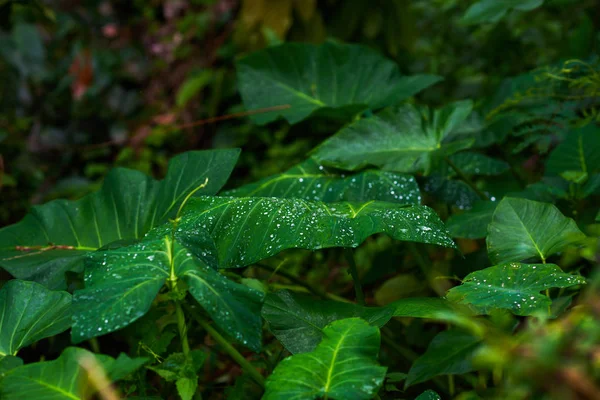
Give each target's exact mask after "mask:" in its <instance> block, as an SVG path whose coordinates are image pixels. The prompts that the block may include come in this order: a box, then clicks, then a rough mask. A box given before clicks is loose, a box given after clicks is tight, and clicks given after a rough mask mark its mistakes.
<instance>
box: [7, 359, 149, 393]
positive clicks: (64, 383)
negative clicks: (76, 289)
mask: <svg viewBox="0 0 600 400" xmlns="http://www.w3.org/2000/svg"><path fill="white" fill-rule="evenodd" d="M90 359H93V360H94V361H95V364H97V365H99V366H100V367H101V368H102V370H103V371H104V372H105V373H106V375H107V377H108V379H109V381H117V380H119V379H122V378H124V377H125V376H127V375H128V374H130V373H131V372H133V371H135V370H136V369H138V368H139V367H140V366H142V365H143V364H144V363H145V362H146V361H147V359H145V358H133V359H131V358H129V357H128V356H127V355H125V354H121V355H119V357H118V358H117V359H114V358H112V357H109V356H105V355H103V354H92V353H90V352H89V351H87V350H84V349H79V348H76V347H69V348H67V349H66V350H65V351H63V353H62V354H61V356H60V357H59V358H58V359H56V360H53V361H42V362H37V363H33V364H27V365H23V366H20V367H17V368H14V369H11V370H10V371H8V372H7V373H6V375H5V376H4V378H3V379H2V381H0V398H2V399H3V400H23V399H44V400H77V399H82V400H83V399H88V398H90V396H91V395H92V394H93V391H94V390H95V389H99V388H96V387H95V385H93V384H92V383H91V382H90V381H89V379H88V374H87V372H86V371H85V370H84V369H83V368H82V367H81V365H80V363H84V365H85V362H86V360H90Z"/></svg>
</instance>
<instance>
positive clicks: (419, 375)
mask: <svg viewBox="0 0 600 400" xmlns="http://www.w3.org/2000/svg"><path fill="white" fill-rule="evenodd" d="M480 342H481V339H479V338H477V337H475V336H472V335H471V334H468V333H466V332H462V331H458V330H448V331H443V332H440V333H438V334H437V335H436V337H434V338H433V340H432V341H431V343H430V344H429V347H427V350H426V351H425V353H424V354H423V355H422V356H421V357H419V358H417V360H416V361H415V362H414V363H413V365H412V366H411V368H410V371H408V378H406V384H405V387H409V386H411V385H415V384H417V383H421V382H425V381H427V380H429V379H431V378H433V377H435V376H438V375H458V374H464V373H467V372H470V371H472V370H473V365H472V364H471V359H472V357H473V353H474V352H475V350H476V349H477V347H478V346H479V343H480Z"/></svg>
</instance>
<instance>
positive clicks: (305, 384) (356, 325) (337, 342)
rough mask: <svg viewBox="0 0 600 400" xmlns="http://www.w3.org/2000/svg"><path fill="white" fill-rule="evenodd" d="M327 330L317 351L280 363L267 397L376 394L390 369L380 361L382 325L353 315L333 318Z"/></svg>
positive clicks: (337, 399) (348, 398)
mask: <svg viewBox="0 0 600 400" xmlns="http://www.w3.org/2000/svg"><path fill="white" fill-rule="evenodd" d="M323 334H324V337H323V340H322V341H321V343H319V344H318V345H317V347H316V349H315V350H314V351H312V352H310V353H302V354H296V355H293V356H291V357H288V358H286V359H285V360H283V361H282V362H280V363H279V365H278V366H277V367H276V368H275V370H274V371H273V374H272V375H271V376H270V377H269V378H268V379H267V382H266V391H265V395H264V397H263V399H264V400H278V399H282V400H287V399H290V398H297V399H318V398H328V399H332V400H359V399H371V398H373V396H374V395H375V394H376V393H377V391H378V390H379V388H380V387H381V385H382V384H383V379H384V378H385V372H386V368H385V367H382V366H379V364H378V363H377V356H378V354H379V346H380V335H379V329H378V328H377V327H374V326H371V325H369V324H368V323H367V322H366V321H363V320H362V319H360V318H349V319H343V320H339V321H335V322H332V323H331V324H329V325H328V326H326V327H325V329H324V330H323Z"/></svg>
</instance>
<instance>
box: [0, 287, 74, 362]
mask: <svg viewBox="0 0 600 400" xmlns="http://www.w3.org/2000/svg"><path fill="white" fill-rule="evenodd" d="M69 326H71V295H70V294H69V293H67V292H54V291H51V290H48V289H46V288H45V287H44V286H42V285H39V284H37V283H35V282H25V281H20V280H16V279H15V280H11V281H8V282H7V283H6V284H5V285H4V286H3V287H2V289H0V359H2V357H4V356H7V355H13V356H14V355H16V354H17V351H19V349H20V348H22V347H25V346H28V345H30V344H31V343H34V342H37V341H38V340H40V339H43V338H46V337H49V336H53V335H56V334H59V333H61V332H63V331H65V330H67V329H68V328H69Z"/></svg>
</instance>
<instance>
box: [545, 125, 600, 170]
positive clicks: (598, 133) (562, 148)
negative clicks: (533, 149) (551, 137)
mask: <svg viewBox="0 0 600 400" xmlns="http://www.w3.org/2000/svg"><path fill="white" fill-rule="evenodd" d="M597 171H600V128H598V127H597V126H595V125H594V124H590V125H587V126H586V127H584V128H580V129H577V130H574V131H571V132H569V133H568V134H567V137H566V139H565V140H564V141H563V142H562V143H561V144H559V145H558V146H557V147H556V148H555V149H554V150H553V151H552V153H550V157H549V158H548V162H547V163H546V175H549V176H558V175H561V174H563V173H565V172H580V173H582V174H586V175H591V174H592V173H593V172H597Z"/></svg>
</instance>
